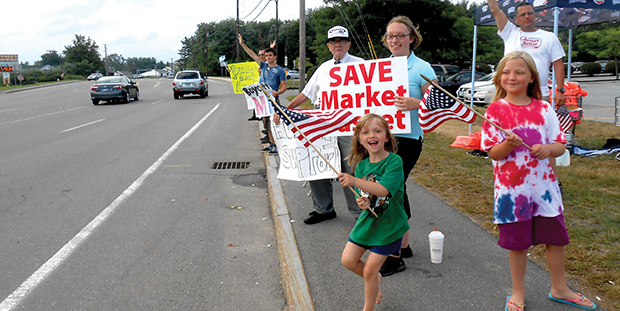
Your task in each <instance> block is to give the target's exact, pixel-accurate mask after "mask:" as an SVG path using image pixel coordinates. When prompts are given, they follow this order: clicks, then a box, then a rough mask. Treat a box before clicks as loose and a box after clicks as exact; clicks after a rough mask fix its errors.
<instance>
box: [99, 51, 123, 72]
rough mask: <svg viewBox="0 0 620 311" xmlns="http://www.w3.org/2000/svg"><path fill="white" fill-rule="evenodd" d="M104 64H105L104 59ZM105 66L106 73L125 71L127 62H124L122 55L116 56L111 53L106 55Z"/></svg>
mask: <svg viewBox="0 0 620 311" xmlns="http://www.w3.org/2000/svg"><path fill="white" fill-rule="evenodd" d="M104 63H106V60H105V58H104ZM107 66H108V72H114V71H125V70H126V67H127V62H126V61H125V58H124V57H123V55H118V54H116V53H113V54H110V55H108V57H107Z"/></svg>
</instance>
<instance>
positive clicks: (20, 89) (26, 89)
mask: <svg viewBox="0 0 620 311" xmlns="http://www.w3.org/2000/svg"><path fill="white" fill-rule="evenodd" d="M81 81H83V80H71V81H65V82H57V83H46V84H41V85H33V86H24V87H18V88H14V89H10V90H6V91H4V92H0V94H10V93H16V92H22V91H28V90H34V89H40V88H43V87H51V86H59V85H63V84H69V83H74V82H81Z"/></svg>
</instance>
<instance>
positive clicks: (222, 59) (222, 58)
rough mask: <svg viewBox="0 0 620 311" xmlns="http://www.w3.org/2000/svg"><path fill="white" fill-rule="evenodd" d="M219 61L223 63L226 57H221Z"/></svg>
mask: <svg viewBox="0 0 620 311" xmlns="http://www.w3.org/2000/svg"><path fill="white" fill-rule="evenodd" d="M219 59H220V63H222V62H224V61H225V60H226V55H221V56H220V58H219Z"/></svg>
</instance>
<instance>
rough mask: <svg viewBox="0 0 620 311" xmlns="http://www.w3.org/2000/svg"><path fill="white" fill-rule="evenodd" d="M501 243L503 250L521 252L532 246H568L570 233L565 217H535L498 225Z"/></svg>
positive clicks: (499, 242)
mask: <svg viewBox="0 0 620 311" xmlns="http://www.w3.org/2000/svg"><path fill="white" fill-rule="evenodd" d="M497 228H498V229H499V241H498V242H497V244H499V246H501V247H502V248H505V249H509V250H514V251H520V250H526V249H528V248H530V246H532V245H537V244H549V245H558V246H562V245H568V243H569V238H568V231H566V225H565V224H564V215H562V214H560V215H558V216H556V217H542V216H534V217H532V219H530V220H526V221H519V222H513V223H509V224H499V225H497Z"/></svg>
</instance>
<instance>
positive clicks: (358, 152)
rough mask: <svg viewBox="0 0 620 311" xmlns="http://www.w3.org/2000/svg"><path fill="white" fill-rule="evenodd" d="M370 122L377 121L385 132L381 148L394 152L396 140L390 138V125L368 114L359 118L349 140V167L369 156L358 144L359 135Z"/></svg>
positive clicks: (375, 115) (381, 118) (372, 114)
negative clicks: (383, 143)
mask: <svg viewBox="0 0 620 311" xmlns="http://www.w3.org/2000/svg"><path fill="white" fill-rule="evenodd" d="M372 120H377V121H378V122H379V124H381V126H382V127H383V129H384V130H385V135H386V138H387V141H386V142H385V145H384V146H383V148H384V149H385V150H386V151H389V152H394V153H395V152H396V148H397V146H396V140H395V139H394V136H392V133H390V125H389V124H388V123H387V121H385V119H384V118H383V117H382V116H380V115H378V114H374V113H369V114H367V115H365V116H363V117H362V118H360V119H359V120H358V121H357V124H356V125H355V132H353V138H352V139H351V154H350V155H349V156H348V157H347V159H349V165H351V167H355V166H357V164H358V163H360V162H361V161H362V160H364V159H366V158H368V156H369V154H368V150H366V148H364V146H363V145H362V144H361V143H360V133H361V132H362V130H363V129H364V128H365V127H366V126H367V125H368V124H370V122H371V121H372Z"/></svg>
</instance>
